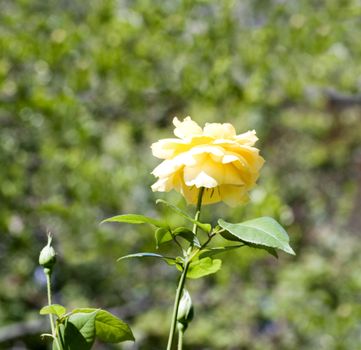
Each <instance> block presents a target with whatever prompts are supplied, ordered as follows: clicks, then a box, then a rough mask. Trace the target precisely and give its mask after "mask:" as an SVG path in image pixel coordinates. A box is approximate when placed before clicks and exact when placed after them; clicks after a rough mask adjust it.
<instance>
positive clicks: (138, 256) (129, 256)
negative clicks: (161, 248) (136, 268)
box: [117, 253, 176, 265]
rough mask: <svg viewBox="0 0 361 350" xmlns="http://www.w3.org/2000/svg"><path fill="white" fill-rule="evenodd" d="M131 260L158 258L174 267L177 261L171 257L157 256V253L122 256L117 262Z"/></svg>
mask: <svg viewBox="0 0 361 350" xmlns="http://www.w3.org/2000/svg"><path fill="white" fill-rule="evenodd" d="M129 258H158V259H162V260H164V261H165V262H167V263H168V264H169V265H174V263H175V260H176V259H175V258H172V257H169V256H163V255H160V254H155V253H135V254H129V255H125V256H122V257H120V258H119V259H117V261H120V260H123V259H129Z"/></svg>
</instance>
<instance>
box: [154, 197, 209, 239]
mask: <svg viewBox="0 0 361 350" xmlns="http://www.w3.org/2000/svg"><path fill="white" fill-rule="evenodd" d="M159 203H161V204H164V205H166V206H167V207H168V208H170V209H171V210H172V211H174V212H175V213H177V214H178V215H180V216H182V217H184V218H185V219H187V220H188V221H190V222H191V223H193V224H195V225H197V226H198V227H199V228H200V229H201V230H203V231H204V232H206V233H210V232H211V230H212V226H211V225H210V224H204V223H201V222H199V221H197V220H194V219H193V218H192V217H191V216H189V215H188V214H187V213H185V212H184V211H183V210H181V209H179V208H178V207H176V206H175V205H173V204H171V203H168V202H167V201H165V200H163V199H157V201H156V204H159Z"/></svg>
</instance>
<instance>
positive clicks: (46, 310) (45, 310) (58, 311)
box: [39, 304, 66, 317]
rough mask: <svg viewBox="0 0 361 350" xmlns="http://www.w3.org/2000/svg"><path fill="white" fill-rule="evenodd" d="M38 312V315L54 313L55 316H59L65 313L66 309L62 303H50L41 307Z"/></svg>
mask: <svg viewBox="0 0 361 350" xmlns="http://www.w3.org/2000/svg"><path fill="white" fill-rule="evenodd" d="M39 313H40V315H48V314H52V315H56V316H57V317H61V316H62V315H64V314H65V313H66V309H65V307H64V306H62V305H59V304H52V305H47V306H44V307H42V308H41V310H40V312H39Z"/></svg>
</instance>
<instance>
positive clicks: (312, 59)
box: [0, 0, 361, 350]
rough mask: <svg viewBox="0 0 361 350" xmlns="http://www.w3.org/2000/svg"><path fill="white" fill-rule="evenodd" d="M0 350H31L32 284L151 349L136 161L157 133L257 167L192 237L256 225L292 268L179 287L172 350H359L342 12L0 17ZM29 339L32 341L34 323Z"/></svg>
mask: <svg viewBox="0 0 361 350" xmlns="http://www.w3.org/2000/svg"><path fill="white" fill-rule="evenodd" d="M0 6H1V11H0V237H1V239H0V308H1V310H0V348H1V349H16V350H21V349H38V350H43V349H47V348H48V347H47V343H46V342H45V341H41V340H40V337H39V334H40V333H42V332H43V331H44V330H46V328H47V327H48V326H47V322H46V321H47V320H46V319H45V318H44V317H43V316H39V315H38V310H39V308H40V307H41V306H43V305H44V304H45V303H46V295H45V285H44V278H43V275H42V271H41V269H39V267H38V265H37V259H38V254H39V251H40V249H41V248H42V246H44V245H45V243H46V233H47V231H51V232H52V233H53V235H54V240H55V247H56V250H57V251H58V254H59V256H58V257H59V259H58V264H57V267H56V272H55V275H54V282H53V283H54V294H55V296H54V298H55V301H56V302H58V303H62V304H64V305H66V306H67V307H68V308H72V307H74V306H83V307H85V306H94V307H103V308H106V309H108V310H110V311H112V312H114V313H116V314H117V315H118V316H120V317H121V318H123V319H124V320H126V321H128V322H129V323H130V324H131V326H132V328H133V330H134V333H135V336H136V338H137V342H136V343H135V344H132V343H128V344H125V345H124V344H123V345H114V346H110V345H107V346H106V345H104V344H100V343H99V344H97V346H96V348H97V349H128V350H129V349H131V350H134V349H144V350H150V349H160V348H164V344H165V343H166V338H167V332H168V323H169V318H170V312H171V305H172V303H173V296H174V291H175V285H176V281H177V277H178V275H177V272H176V271H173V270H172V269H171V268H170V267H168V266H167V265H165V264H163V263H161V262H159V261H152V260H146V259H145V260H140V261H138V260H133V261H123V262H121V263H116V259H117V258H118V257H119V256H121V255H124V254H128V253H132V252H137V251H154V250H155V247H154V237H153V232H152V231H151V230H150V229H149V227H145V226H144V227H143V226H137V227H132V226H130V225H116V224H114V225H113V224H104V225H99V223H100V221H101V220H102V219H104V218H106V217H109V216H113V215H116V214H120V213H132V212H133V213H142V214H145V215H151V216H159V215H167V216H168V218H169V220H179V219H178V218H173V217H172V216H171V214H170V213H167V212H162V210H163V209H161V208H157V207H156V206H155V200H156V199H157V198H160V197H162V198H166V199H167V200H169V201H172V202H173V203H176V204H179V205H182V206H183V207H184V208H185V209H187V210H189V211H190V212H192V210H193V208H191V207H190V208H186V205H185V204H184V202H183V200H182V198H180V196H179V195H177V194H175V193H169V194H166V195H163V194H157V193H152V192H151V190H150V185H151V184H152V183H153V182H154V180H155V179H154V178H153V176H152V175H150V172H151V170H152V169H153V168H154V167H155V166H156V164H158V161H157V160H156V159H154V158H153V157H152V156H151V152H150V148H149V147H150V144H151V143H152V142H155V141H156V140H158V139H159V138H164V137H170V136H171V133H172V129H173V127H172V125H171V121H172V118H173V117H174V116H178V117H180V118H183V117H185V116H187V115H190V116H192V118H193V119H194V120H196V121H197V122H199V123H200V124H203V123H205V122H231V123H233V124H234V125H235V126H236V128H237V130H238V131H239V132H243V131H246V130H249V129H256V130H257V134H258V136H259V139H260V140H259V143H258V147H259V148H260V149H261V152H262V155H263V156H264V158H265V159H266V164H265V166H264V168H263V170H262V174H261V178H260V181H259V185H258V186H257V187H256V188H255V189H254V190H253V192H252V193H251V199H252V200H251V202H250V203H249V204H248V205H247V206H244V207H239V208H235V209H230V208H228V207H226V206H225V205H224V204H217V205H213V206H209V207H206V208H205V210H204V212H203V214H202V215H203V218H204V220H206V219H208V220H213V222H214V220H215V219H216V218H217V216H221V217H223V218H224V219H229V220H232V221H233V222H237V221H241V220H245V219H249V218H253V217H256V216H260V215H268V216H273V217H275V218H276V219H277V220H279V221H280V222H281V223H282V224H283V225H284V226H285V227H286V228H287V231H288V232H289V235H290V238H291V243H292V246H293V247H294V248H295V250H296V252H297V256H296V257H291V256H287V255H286V254H282V253H281V254H280V256H279V259H278V260H276V259H274V258H273V257H271V256H267V255H266V254H264V253H259V252H257V251H254V250H252V249H248V248H247V249H243V250H239V251H235V252H230V253H229V254H227V255H226V256H224V259H223V260H224V262H223V267H222V270H221V271H220V272H219V273H217V274H216V275H212V276H209V277H207V278H204V279H202V280H194V281H190V283H189V284H188V288H189V290H190V292H191V294H192V296H193V299H194V303H195V306H196V317H195V320H194V321H193V323H192V327H191V329H189V331H188V332H187V334H186V348H187V349H215V350H221V349H233V350H236V349H241V350H242V349H245V350H246V349H250V350H261V349H262V350H275V349H277V350H290V349H307V350H312V349H321V350H322V349H327V350H333V349H338V350H357V349H360V346H361V345H360V344H361V304H360V303H361V273H360V266H361V254H360V251H361V243H360V229H361V211H360V207H361V144H360V141H361V40H360V38H361V20H360V18H361V5H360V3H359V1H357V0H328V1H311V0H310V1H282V0H272V1H262V0H244V1H234V0H223V1H207V0H203V1H189V0H188V1H186V0H185V1H180V0H173V1H163V0H152V1H150V0H136V1H126V0H119V1H115V0H88V1H81V0H72V1H69V0H49V1H43V0H14V1H7V0H2V1H0ZM44 322H45V323H44Z"/></svg>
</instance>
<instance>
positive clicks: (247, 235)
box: [218, 217, 295, 255]
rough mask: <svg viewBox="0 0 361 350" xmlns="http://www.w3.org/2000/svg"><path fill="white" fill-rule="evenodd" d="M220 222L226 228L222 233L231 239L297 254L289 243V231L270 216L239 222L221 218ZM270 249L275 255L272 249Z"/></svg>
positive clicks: (256, 246)
mask: <svg viewBox="0 0 361 350" xmlns="http://www.w3.org/2000/svg"><path fill="white" fill-rule="evenodd" d="M218 224H219V225H220V226H221V227H222V228H223V229H225V230H226V231H223V232H222V231H220V235H221V236H222V237H223V238H225V239H227V240H229V241H238V242H244V243H245V244H248V245H252V246H253V247H254V248H260V247H262V249H264V248H263V247H268V248H277V249H280V250H283V251H285V252H286V253H288V254H292V255H295V252H294V251H293V249H292V248H291V247H290V245H289V237H288V234H287V232H286V231H285V230H284V228H283V227H282V226H281V225H280V224H279V223H278V222H277V221H276V220H274V219H272V218H270V217H261V218H257V219H253V220H248V221H244V222H241V223H238V224H232V223H229V222H226V221H224V220H222V219H219V220H218ZM267 250H268V249H267ZM268 251H269V252H271V254H272V255H274V251H273V250H272V249H271V251H270V250H268Z"/></svg>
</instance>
